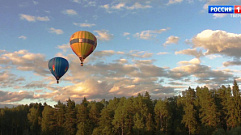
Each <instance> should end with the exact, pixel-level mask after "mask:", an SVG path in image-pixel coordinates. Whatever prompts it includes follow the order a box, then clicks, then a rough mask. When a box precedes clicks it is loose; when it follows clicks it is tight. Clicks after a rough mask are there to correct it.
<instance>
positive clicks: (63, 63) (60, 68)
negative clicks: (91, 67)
mask: <svg viewBox="0 0 241 135" xmlns="http://www.w3.org/2000/svg"><path fill="white" fill-rule="evenodd" d="M48 66H49V70H50V72H51V73H52V74H53V75H54V77H55V78H56V80H57V83H59V79H60V78H61V77H62V76H63V75H64V74H65V73H66V72H67V71H68V69H69V62H68V61H67V60H66V59H65V58H62V57H55V58H52V59H51V60H49V63H48Z"/></svg>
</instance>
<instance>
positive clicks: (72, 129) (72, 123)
mask: <svg viewBox="0 0 241 135" xmlns="http://www.w3.org/2000/svg"><path fill="white" fill-rule="evenodd" d="M64 128H65V134H68V135H75V134H76V111H75V102H74V101H72V100H70V99H68V100H67V107H66V113H65V122H64Z"/></svg>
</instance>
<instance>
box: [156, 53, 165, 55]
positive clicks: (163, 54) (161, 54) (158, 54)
mask: <svg viewBox="0 0 241 135" xmlns="http://www.w3.org/2000/svg"><path fill="white" fill-rule="evenodd" d="M165 54H168V52H159V53H157V54H156V55H165Z"/></svg>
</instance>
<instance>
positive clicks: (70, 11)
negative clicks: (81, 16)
mask: <svg viewBox="0 0 241 135" xmlns="http://www.w3.org/2000/svg"><path fill="white" fill-rule="evenodd" d="M62 13H63V14H66V15H77V14H78V13H77V12H76V11H75V10H73V9H66V10H64V11H62Z"/></svg>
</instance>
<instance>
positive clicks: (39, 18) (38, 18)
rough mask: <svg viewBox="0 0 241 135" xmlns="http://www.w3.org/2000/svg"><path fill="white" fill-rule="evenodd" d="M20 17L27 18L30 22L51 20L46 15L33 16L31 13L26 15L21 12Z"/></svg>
mask: <svg viewBox="0 0 241 135" xmlns="http://www.w3.org/2000/svg"><path fill="white" fill-rule="evenodd" d="M19 16H20V19H22V20H27V21H29V22H36V21H45V22H46V21H49V20H50V19H49V18H48V17H47V16H45V17H40V16H31V15H26V14H20V15H19Z"/></svg>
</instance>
